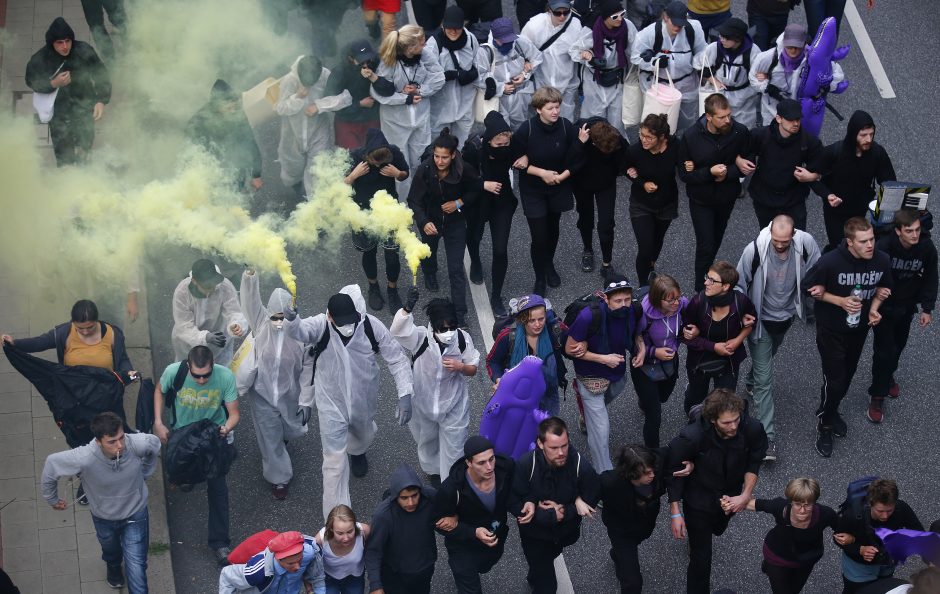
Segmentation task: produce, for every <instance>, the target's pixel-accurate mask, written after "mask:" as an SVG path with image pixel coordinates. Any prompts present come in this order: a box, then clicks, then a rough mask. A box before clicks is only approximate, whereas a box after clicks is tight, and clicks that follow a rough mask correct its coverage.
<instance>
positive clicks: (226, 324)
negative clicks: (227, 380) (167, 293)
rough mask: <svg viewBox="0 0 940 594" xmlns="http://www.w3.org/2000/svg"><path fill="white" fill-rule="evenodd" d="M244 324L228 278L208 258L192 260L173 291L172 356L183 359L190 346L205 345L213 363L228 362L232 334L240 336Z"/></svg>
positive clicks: (186, 355)
mask: <svg viewBox="0 0 940 594" xmlns="http://www.w3.org/2000/svg"><path fill="white" fill-rule="evenodd" d="M247 327H248V321H247V320H245V316H243V315H242V313H241V308H239V306H238V294H237V293H236V292H235V285H233V284H232V281H230V280H228V279H227V278H225V277H224V276H222V273H221V272H219V269H218V267H217V266H216V265H215V264H213V263H212V261H211V260H205V259H201V260H196V261H195V262H194V263H193V267H192V270H191V271H190V273H189V276H187V277H186V278H184V279H183V280H181V281H180V282H179V284H178V285H176V289H175V290H174V291H173V330H172V331H171V332H170V339H171V341H172V343H173V357H175V359H176V360H177V361H183V360H184V359H186V357H188V356H189V351H190V350H192V348H193V347H194V346H198V345H205V346H207V347H209V349H210V350H211V351H212V356H213V358H214V360H215V363H216V364H217V365H223V366H228V365H229V364H230V363H231V362H232V353H233V348H232V346H233V341H232V337H236V336H237V337H241V336H244V333H245V329H246V328H247Z"/></svg>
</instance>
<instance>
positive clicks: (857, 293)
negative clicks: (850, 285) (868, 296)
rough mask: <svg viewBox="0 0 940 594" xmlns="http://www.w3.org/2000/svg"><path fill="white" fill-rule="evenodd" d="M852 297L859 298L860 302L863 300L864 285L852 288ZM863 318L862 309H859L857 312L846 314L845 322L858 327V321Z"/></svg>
mask: <svg viewBox="0 0 940 594" xmlns="http://www.w3.org/2000/svg"><path fill="white" fill-rule="evenodd" d="M850 296H851V297H854V298H855V299H858V300H859V302H861V300H862V285H855V288H854V289H852V294H851V295H850ZM861 319H862V310H858V311H857V312H855V313H850V314H848V315H846V316H845V323H846V324H848V326H849V328H858V323H859V321H860V320H861Z"/></svg>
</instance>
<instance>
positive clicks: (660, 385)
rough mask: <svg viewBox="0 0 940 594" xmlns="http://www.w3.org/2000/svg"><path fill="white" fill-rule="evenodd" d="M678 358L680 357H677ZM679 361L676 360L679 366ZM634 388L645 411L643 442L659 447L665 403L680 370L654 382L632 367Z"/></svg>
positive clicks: (649, 446) (650, 446)
mask: <svg viewBox="0 0 940 594" xmlns="http://www.w3.org/2000/svg"><path fill="white" fill-rule="evenodd" d="M677 359H678V357H677ZM678 364H679V362H678V361H676V365H677V366H678ZM630 378H631V379H632V380H633V389H634V390H636V397H637V399H639V401H640V409H641V410H642V411H643V444H644V445H645V446H646V447H648V448H658V447H659V428H660V425H662V422H663V404H664V403H665V402H666V401H667V400H669V397H670V396H671V395H672V391H673V390H674V389H675V388H676V380H677V379H679V373H678V371H677V372H676V373H675V374H673V376H672V377H669V378H666V379H664V380H663V381H661V382H654V381H653V380H651V379H650V378H649V377H647V375H646V374H645V373H643V371H642V370H640V369H637V368H636V367H631V368H630Z"/></svg>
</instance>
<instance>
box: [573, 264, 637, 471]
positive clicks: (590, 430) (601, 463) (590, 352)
mask: <svg viewBox="0 0 940 594" xmlns="http://www.w3.org/2000/svg"><path fill="white" fill-rule="evenodd" d="M602 291H603V292H602V293H600V294H599V295H595V299H594V300H593V301H592V302H591V303H589V305H588V306H587V307H584V308H583V309H582V310H581V312H580V313H579V314H578V317H576V318H575V320H574V322H572V324H571V326H570V327H569V328H568V338H567V340H566V342H565V353H566V354H567V355H568V356H569V357H574V373H575V378H574V391H575V394H576V395H577V397H578V403H579V404H581V406H582V408H583V415H584V424H585V427H586V428H587V434H588V437H587V440H588V449H589V450H590V452H591V462H592V464H593V466H594V468H595V470H597V471H598V472H604V471H607V470H610V469H612V468H613V467H614V466H613V464H612V463H611V461H610V419H609V418H608V415H607V406H608V405H609V404H610V403H611V402H613V401H614V400H615V399H616V398H617V397H618V396H620V394H621V393H622V392H623V391H624V388H625V387H626V385H627V376H626V373H627V365H630V366H631V367H639V366H640V365H642V364H643V360H644V358H645V357H646V346H645V344H644V343H643V339H642V338H640V339H639V340H637V337H636V317H637V314H638V308H637V307H636V305H635V304H634V303H633V285H631V284H630V281H629V280H627V277H625V276H623V275H620V274H617V273H611V274H609V275H608V276H607V278H606V279H605V280H604V287H603V289H602Z"/></svg>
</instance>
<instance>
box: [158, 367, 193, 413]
mask: <svg viewBox="0 0 940 594" xmlns="http://www.w3.org/2000/svg"><path fill="white" fill-rule="evenodd" d="M188 374H189V361H187V360H184V361H180V366H179V367H178V368H177V370H176V376H174V377H173V383H172V384H171V385H170V389H169V390H167V393H166V394H164V395H163V405H164V406H166V407H168V408H169V409H170V412H171V413H172V415H173V421H172V423H171V425H170V426H171V427H174V426H176V393H177V392H179V391H180V390H181V389H182V388H183V384H184V383H185V382H186V376H187V375H188Z"/></svg>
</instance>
